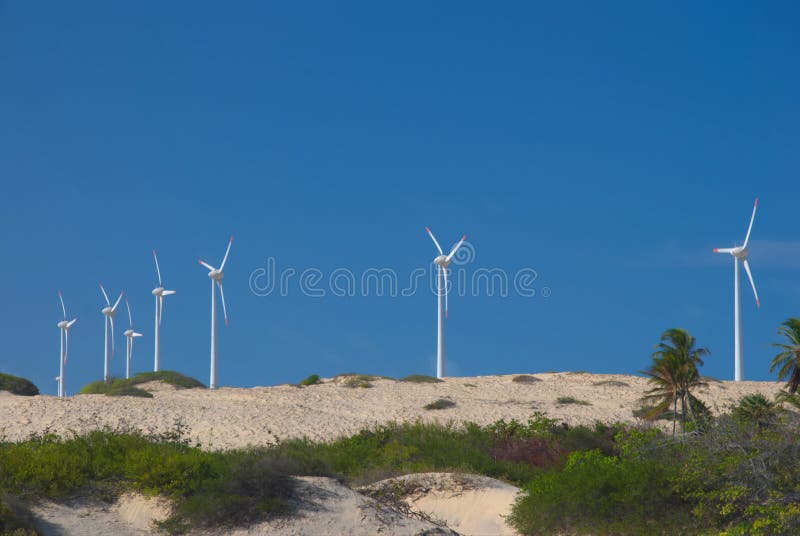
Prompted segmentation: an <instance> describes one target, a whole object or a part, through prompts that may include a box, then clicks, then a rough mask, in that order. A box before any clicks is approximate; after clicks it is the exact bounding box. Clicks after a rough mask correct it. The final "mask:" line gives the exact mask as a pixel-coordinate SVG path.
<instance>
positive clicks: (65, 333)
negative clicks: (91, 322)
mask: <svg viewBox="0 0 800 536" xmlns="http://www.w3.org/2000/svg"><path fill="white" fill-rule="evenodd" d="M58 299H59V301H61V312H62V313H64V320H62V321H60V322H59V323H58V329H59V335H60V337H61V352H60V353H59V359H58V367H59V368H58V370H59V372H58V377H57V378H56V380H57V381H58V398H64V396H66V395H65V392H64V365H66V364H67V351H68V350H69V328H71V327H72V325H73V324H74V323H75V322H77V320H78V319H77V317H76V318H73V319H72V320H70V321H67V308H66V307H64V298H63V297H62V296H61V291H60V290H59V291H58Z"/></svg>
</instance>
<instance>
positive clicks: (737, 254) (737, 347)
mask: <svg viewBox="0 0 800 536" xmlns="http://www.w3.org/2000/svg"><path fill="white" fill-rule="evenodd" d="M756 208H758V198H756V201H755V203H753V215H752V216H750V225H749V226H748V227H747V234H746V235H745V237H744V244H742V245H741V246H736V247H732V248H714V253H730V254H731V256H732V257H733V367H734V371H733V377H734V380H736V381H737V382H739V381H742V380H743V379H744V370H743V362H742V361H743V356H742V314H741V308H742V307H741V300H740V297H739V294H740V293H739V261H741V262H742V266H744V271H745V272H747V278H748V279H749V280H750V286H751V287H753V295H755V297H756V306H757V307H759V308H760V307H761V302H760V301H759V300H758V292H756V284H755V282H754V281H753V274H752V273H751V272H750V263H749V262H748V261H747V254H748V252H747V243H748V241H749V240H750V231H751V230H752V229H753V220H755V219H756Z"/></svg>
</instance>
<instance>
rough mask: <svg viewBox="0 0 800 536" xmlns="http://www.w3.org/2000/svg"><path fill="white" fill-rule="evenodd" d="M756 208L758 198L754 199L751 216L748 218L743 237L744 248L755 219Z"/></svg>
mask: <svg viewBox="0 0 800 536" xmlns="http://www.w3.org/2000/svg"><path fill="white" fill-rule="evenodd" d="M756 208H758V198H757V197H756V201H755V203H753V215H752V216H750V225H748V226H747V234H746V235H745V237H744V246H743V247H747V242H748V241H749V240H750V231H752V230H753V220H755V219H756Z"/></svg>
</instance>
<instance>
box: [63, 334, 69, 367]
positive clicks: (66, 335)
mask: <svg viewBox="0 0 800 536" xmlns="http://www.w3.org/2000/svg"><path fill="white" fill-rule="evenodd" d="M68 353H69V330H66V329H65V330H64V364H65V365H66V364H67V354H68Z"/></svg>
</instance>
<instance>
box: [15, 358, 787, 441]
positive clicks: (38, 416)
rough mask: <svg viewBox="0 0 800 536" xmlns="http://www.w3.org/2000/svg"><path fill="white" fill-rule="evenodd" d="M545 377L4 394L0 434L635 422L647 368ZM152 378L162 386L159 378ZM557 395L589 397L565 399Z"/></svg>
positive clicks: (262, 436)
mask: <svg viewBox="0 0 800 536" xmlns="http://www.w3.org/2000/svg"><path fill="white" fill-rule="evenodd" d="M533 376H534V377H535V378H537V379H539V380H540V381H535V382H533V383H517V382H514V381H512V379H513V377H514V376H512V375H507V376H479V377H467V378H447V379H446V380H444V382H442V383H433V384H430V383H422V384H420V383H407V382H398V381H393V380H376V381H373V382H371V383H372V385H373V387H370V388H358V387H356V388H351V387H345V386H344V384H343V382H342V380H341V378H339V379H325V380H323V381H324V383H322V384H321V385H312V386H309V387H296V386H291V385H282V386H277V387H255V388H251V389H240V388H227V387H226V388H221V389H217V390H214V391H210V390H205V389H172V388H163V387H161V388H156V389H154V391H153V396H154V397H153V398H151V399H148V398H132V397H107V396H104V395H76V396H72V397H69V398H66V399H62V400H59V399H58V398H56V397H52V396H34V397H18V396H13V395H3V396H0V416H2V417H0V437H5V438H6V439H11V440H18V439H24V438H26V437H28V436H29V435H30V434H34V433H42V432H45V431H49V432H54V433H58V434H68V433H71V432H77V433H81V432H84V431H87V430H91V429H97V428H102V427H104V426H108V427H111V428H119V427H126V426H129V427H135V428H138V429H140V430H143V431H149V432H156V433H161V432H166V431H169V430H171V429H174V427H175V423H176V422H182V423H183V424H184V425H185V426H187V427H188V428H187V431H188V434H189V437H190V438H191V439H192V440H193V441H199V442H200V444H201V446H202V448H205V449H229V448H237V447H245V446H248V445H265V444H270V443H274V442H275V441H276V440H278V439H287V438H295V437H302V436H307V437H309V438H311V439H314V440H331V439H335V438H337V437H341V436H343V435H349V434H353V433H355V432H357V431H359V430H360V429H362V428H364V427H371V426H375V425H378V424H381V423H387V422H391V421H413V420H416V419H419V420H422V421H438V422H448V421H455V422H464V421H472V422H475V423H478V424H489V423H492V422H494V421H496V420H498V419H506V420H508V419H511V418H516V419H520V420H527V419H528V418H529V417H530V416H531V414H532V413H533V412H535V411H540V412H543V413H545V414H546V415H547V416H548V417H550V418H554V419H558V420H560V421H564V422H567V423H570V424H591V423H593V422H595V421H602V422H617V421H622V422H636V419H635V418H634V417H633V414H632V413H631V410H632V409H633V408H635V407H637V406H638V400H639V398H640V397H641V395H642V393H643V392H644V391H645V390H646V389H647V387H648V386H647V381H646V379H645V378H641V377H637V376H627V375H621V374H586V373H570V372H562V373H546V374H533ZM781 385H782V384H779V383H776V382H739V383H734V382H727V381H725V382H718V383H713V384H711V385H710V386H709V387H708V388H707V389H703V390H700V391H698V392H697V395H698V397H699V398H701V399H702V400H704V401H705V402H706V403H707V404H708V406H709V407H710V408H711V409H712V411H714V412H715V413H718V412H720V411H723V410H724V409H725V408H727V407H729V406H731V405H733V404H735V403H736V401H738V400H739V399H740V398H741V397H742V396H744V395H746V394H750V393H756V392H758V393H762V394H764V395H766V396H767V397H769V398H772V397H773V395H774V394H775V393H776V392H777V391H778V390H779V389H780V387H781ZM153 387H155V386H153ZM559 397H574V398H576V399H578V400H583V401H586V402H589V404H588V405H581V404H559V403H558V401H557V400H558V398H559ZM439 398H447V399H449V400H451V401H453V402H455V404H456V405H455V407H453V408H448V409H444V410H425V409H423V406H424V405H425V404H428V403H430V402H433V401H434V400H436V399H439Z"/></svg>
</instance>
